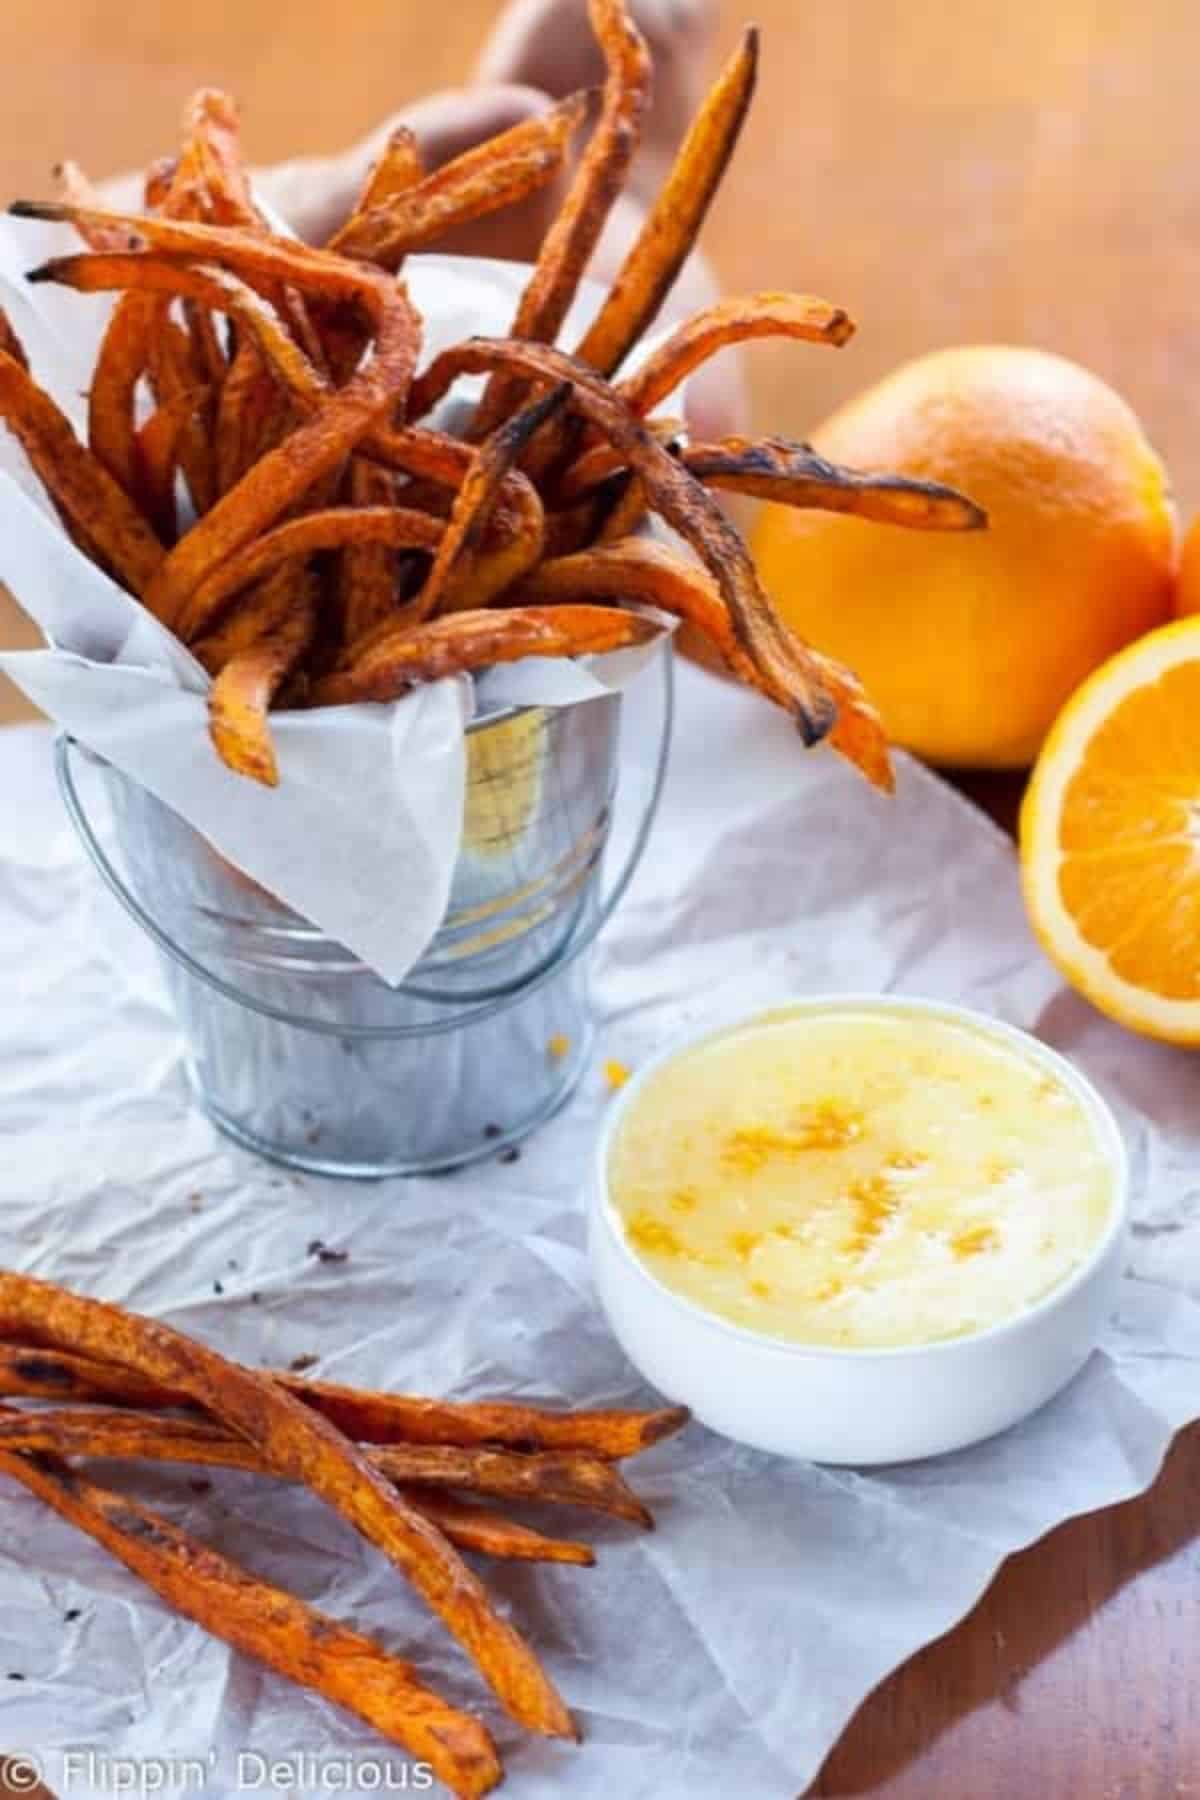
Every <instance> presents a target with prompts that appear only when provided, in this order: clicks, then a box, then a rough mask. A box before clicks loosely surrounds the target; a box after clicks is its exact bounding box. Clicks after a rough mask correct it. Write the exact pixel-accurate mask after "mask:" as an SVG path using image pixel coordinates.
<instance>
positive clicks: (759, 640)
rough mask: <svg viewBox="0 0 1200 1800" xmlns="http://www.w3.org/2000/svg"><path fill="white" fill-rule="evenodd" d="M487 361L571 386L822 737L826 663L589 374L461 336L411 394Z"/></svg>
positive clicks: (697, 499)
mask: <svg viewBox="0 0 1200 1800" xmlns="http://www.w3.org/2000/svg"><path fill="white" fill-rule="evenodd" d="M493 368H516V369H519V370H520V371H521V372H522V374H524V375H527V376H531V377H533V378H535V379H539V378H540V379H541V380H542V381H544V382H550V381H570V382H571V383H572V398H571V405H572V408H576V409H578V410H579V411H580V412H582V413H583V414H585V416H586V417H587V418H588V420H589V421H590V423H591V424H592V425H594V426H595V427H596V428H597V429H598V430H599V431H600V433H601V435H602V436H604V437H606V438H607V439H608V440H609V442H610V443H611V444H613V446H614V447H615V448H616V449H617V450H618V451H619V452H620V454H621V456H622V458H623V459H624V462H625V463H626V465H627V466H628V467H630V468H632V469H634V470H635V471H636V473H637V475H638V478H639V480H640V481H641V482H642V484H643V486H644V487H645V490H646V495H647V498H648V500H649V503H650V506H651V507H652V508H653V510H654V511H655V512H657V513H659V514H661V516H662V517H663V518H664V519H665V520H666V521H667V523H668V524H669V525H671V526H672V527H673V528H674V529H675V530H676V531H677V532H678V533H679V534H680V536H681V537H682V538H684V539H685V541H686V542H688V543H690V544H691V545H692V547H693V548H694V549H695V551H696V553H697V555H698V556H699V557H700V558H701V560H702V561H703V562H704V564H705V566H706V567H707V568H708V569H709V570H710V571H711V572H712V574H713V576H714V577H715V579H716V582H717V585H718V587H719V589H720V591H721V593H722V595H723V596H724V599H725V603H726V605H727V607H728V609H729V615H730V618H731V620H732V624H733V630H734V634H735V636H736V638H737V640H738V642H739V644H740V645H741V648H742V650H743V651H744V653H745V655H746V656H747V657H748V659H749V661H750V662H751V663H752V664H753V666H754V668H755V670H756V672H757V675H758V682H759V685H760V686H765V689H766V691H767V692H770V693H771V694H773V695H775V696H777V697H778V698H779V701H780V704H783V705H786V706H787V708H788V710H789V711H790V712H791V713H792V715H793V717H794V718H795V720H796V724H797V727H798V729H799V730H800V732H801V734H802V736H803V738H804V741H805V742H806V743H807V744H815V743H818V742H819V741H820V740H821V738H823V737H825V736H827V735H828V733H829V731H830V730H831V729H832V727H833V723H834V719H835V716H836V704H835V701H834V698H833V695H832V693H831V691H830V687H829V683H828V680H827V676H828V675H829V673H830V670H831V667H832V665H829V664H827V663H825V662H824V661H823V660H822V661H821V662H818V659H817V658H816V656H815V655H813V654H812V653H811V652H810V651H809V649H808V647H807V646H806V645H805V644H804V643H802V641H801V640H800V639H799V638H798V637H796V636H794V635H793V634H792V633H791V632H789V631H787V629H786V628H785V627H784V625H783V624H782V622H781V621H780V619H779V617H778V615H777V614H776V612H775V610H774V608H773V607H772V605H771V603H770V601H769V600H768V598H767V596H766V594H764V592H763V590H762V587H761V585H760V583H759V580H758V576H757V573H756V571H755V568H754V563H753V560H752V558H751V556H750V553H749V551H748V550H747V548H746V545H745V543H744V542H743V540H742V538H741V536H740V535H739V533H738V531H737V530H736V528H735V527H734V525H733V524H732V523H731V521H730V520H729V519H728V518H726V516H725V514H724V513H723V512H722V510H721V508H720V506H719V505H718V504H717V502H716V501H715V500H714V499H713V498H712V496H711V494H709V493H708V492H706V490H705V489H704V488H703V487H702V486H701V484H700V483H699V482H698V481H696V480H695V479H694V477H693V476H691V475H690V474H689V473H688V472H687V470H686V469H684V468H682V467H681V466H680V464H679V463H678V462H677V461H676V460H675V458H674V457H673V456H672V455H671V454H670V452H669V451H668V450H666V449H665V448H664V447H663V446H662V445H661V444H660V443H659V442H658V441H657V439H656V438H655V437H654V435H653V434H652V433H651V432H649V431H647V430H646V428H645V426H643V425H642V424H641V422H640V421H639V420H638V419H637V418H636V417H635V416H634V415H633V413H632V412H631V411H630V409H629V407H628V405H627V404H626V403H625V402H624V401H623V400H622V399H621V397H620V396H619V394H617V393H615V392H614V391H613V389H612V388H610V387H609V386H608V385H607V383H606V382H604V381H602V380H601V379H600V377H599V376H597V375H595V374H593V373H592V372H591V371H590V370H588V369H585V368H584V366H583V364H582V363H579V362H577V361H576V360H575V358H574V357H571V356H565V355H563V353H562V352H561V351H559V350H552V349H550V348H549V347H548V346H547V345H544V344H520V343H514V342H512V341H510V340H507V339H491V338H468V339H467V341H466V342H465V343H462V344H458V345H455V346H454V347H453V348H451V349H449V350H446V351H443V353H442V354H441V356H438V357H435V359H434V361H433V362H432V363H431V364H430V365H429V367H428V368H427V369H426V370H425V372H424V374H423V375H422V376H421V379H420V382H419V383H418V384H414V389H413V392H414V395H415V394H416V393H417V390H418V388H419V390H420V401H421V403H422V404H425V405H433V404H436V401H437V399H438V398H439V397H440V394H441V393H443V392H444V391H445V389H446V388H447V387H448V386H449V385H450V384H451V383H452V382H453V381H454V380H455V379H456V378H457V376H458V375H459V374H462V373H471V374H478V373H479V372H480V371H481V370H487V369H493ZM850 679H852V678H850V677H847V680H848V681H849V680H850Z"/></svg>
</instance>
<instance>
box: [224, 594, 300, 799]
mask: <svg viewBox="0 0 1200 1800" xmlns="http://www.w3.org/2000/svg"><path fill="white" fill-rule="evenodd" d="M318 596H319V587H318V583H317V577H316V576H315V575H313V574H311V573H308V572H306V571H305V570H304V569H303V568H300V569H297V571H296V583H295V591H294V594H293V596H292V605H291V608H290V610H289V612H288V614H287V616H286V618H284V619H281V620H280V622H279V624H278V625H276V626H275V628H274V630H272V631H268V632H265V633H264V634H263V636H262V637H260V638H259V640H258V642H257V643H255V644H251V645H250V647H249V648H248V649H246V650H239V651H238V652H237V654H236V655H235V656H231V657H230V659H229V661H228V662H227V663H226V664H225V667H224V668H223V669H222V670H221V673H220V674H219V675H218V676H217V679H216V680H215V682H214V683H213V686H212V691H211V692H210V694H209V696H208V735H209V737H210V738H211V739H212V741H213V748H214V749H215V750H216V753H217V755H218V756H219V757H220V758H221V761H222V762H223V763H224V764H225V766H226V768H227V769H232V770H233V773H234V774H235V775H246V776H248V777H249V778H250V780H251V781H260V782H261V783H262V785H263V786H264V787H278V786H279V764H278V762H277V761H276V758H275V746H274V744H273V743H272V742H271V729H270V726H269V725H268V723H267V714H268V712H269V711H270V710H271V702H272V700H273V699H274V698H275V696H276V694H277V693H278V692H279V690H280V688H281V687H282V686H283V684H284V682H285V681H286V680H287V678H288V676H289V675H290V674H291V673H292V671H293V669H295V668H296V666H297V664H298V663H299V662H300V660H301V658H302V657H303V656H304V655H305V654H306V653H307V651H308V649H309V647H310V645H311V644H312V641H313V637H314V634H315V632H316V628H317V601H318Z"/></svg>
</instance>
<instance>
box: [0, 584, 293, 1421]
mask: <svg viewBox="0 0 1200 1800" xmlns="http://www.w3.org/2000/svg"><path fill="white" fill-rule="evenodd" d="M295 584H296V572H295V568H294V565H293V564H292V563H290V562H285V563H281V564H280V566H279V567H278V568H277V569H274V570H273V571H272V573H271V574H270V575H267V576H264V578H263V579H262V580H261V581H258V582H255V583H254V585H253V586H252V587H249V588H247V590H246V591H245V593H244V594H241V595H239V597H238V598H237V599H236V600H235V601H234V602H233V604H232V605H231V606H230V607H229V608H228V609H227V610H226V612H225V613H224V614H223V615H222V618H221V622H220V624H219V625H217V626H215V627H214V628H213V630H212V631H210V632H209V633H208V634H207V635H206V636H205V637H202V638H199V639H197V641H196V642H195V643H194V644H192V645H191V646H190V649H191V652H192V655H193V656H194V657H195V658H196V661H197V662H199V663H202V664H203V665H204V667H205V668H206V669H207V670H208V672H209V674H210V675H219V674H220V673H221V670H222V669H223V668H224V667H225V665H226V663H227V662H228V661H229V660H230V658H231V657H233V656H238V655H240V654H241V652H242V651H243V650H249V649H252V648H253V646H254V645H255V644H259V643H261V642H262V640H263V638H265V637H267V636H269V635H270V634H271V633H272V632H274V631H277V630H278V629H279V627H280V626H281V625H282V624H283V622H284V620H285V619H286V618H287V617H288V615H289V614H290V613H291V610H292V606H293V603H294V599H295ZM2 1382H3V1376H2V1375H0V1393H2V1392H3V1391H4V1390H3V1386H2Z"/></svg>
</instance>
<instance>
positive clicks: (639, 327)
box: [575, 26, 758, 375]
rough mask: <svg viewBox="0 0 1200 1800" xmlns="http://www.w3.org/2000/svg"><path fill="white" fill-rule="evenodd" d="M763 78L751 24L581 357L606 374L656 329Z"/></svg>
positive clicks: (691, 133)
mask: <svg viewBox="0 0 1200 1800" xmlns="http://www.w3.org/2000/svg"><path fill="white" fill-rule="evenodd" d="M757 72H758V32H757V30H756V28H755V27H754V26H750V27H749V29H748V30H747V31H746V32H745V33H744V34H743V36H742V41H741V43H740V44H739V45H738V48H737V49H736V51H735V52H734V54H733V56H732V57H731V59H730V61H729V63H728V64H727V66H726V67H725V69H724V70H723V71H722V72H721V74H720V76H719V77H718V79H717V81H716V82H715V83H714V85H713V87H712V89H711V91H710V93H709V94H708V97H707V98H706V100H705V101H704V104H703V106H702V107H701V108H700V111H699V112H698V113H697V114H696V117H695V118H694V119H693V121H692V123H691V126H690V128H689V130H688V133H687V136H686V137H685V138H684V140H683V144H682V146H681V148H680V151H679V154H678V156H677V157H676V159H675V164H674V167H673V168H672V170H671V173H670V175H669V176H668V177H667V180H666V182H665V184H664V185H663V187H662V188H661V189H660V190H659V193H658V197H657V199H656V200H655V202H654V205H653V206H652V208H651V209H650V211H649V213H648V214H647V215H646V220H645V223H644V224H643V226H642V229H641V231H640V232H639V233H638V236H637V238H636V240H635V242H634V244H633V246H632V248H631V249H630V251H629V254H628V255H627V256H626V258H625V261H624V262H623V263H622V265H621V268H620V271H619V273H618V275H617V278H616V280H615V281H614V283H613V285H612V288H611V289H610V291H609V294H608V298H607V299H606V300H605V302H604V305H603V306H602V307H601V309H600V311H599V312H598V313H597V315H596V317H595V319H594V320H593V322H592V324H591V326H590V327H589V328H588V330H587V332H586V333H585V334H584V337H583V339H582V341H581V342H580V344H579V347H578V349H577V350H576V352H575V354H576V356H578V357H579V359H580V361H581V362H585V363H589V364H590V365H591V367H592V368H594V369H596V370H598V371H599V373H600V374H601V375H611V374H612V373H613V372H614V370H616V369H618V368H620V366H621V364H622V363H623V362H624V360H625V358H626V357H627V356H628V354H629V352H630V351H631V350H632V349H633V346H634V345H635V344H636V343H637V341H638V339H639V338H640V337H641V335H642V333H643V332H644V331H645V330H646V329H647V327H648V326H650V325H652V324H653V322H654V320H655V319H656V318H657V317H658V314H659V311H660V309H661V307H662V304H663V302H664V300H665V299H666V298H667V295H668V294H669V293H670V291H671V289H672V288H673V287H674V285H675V278H676V276H677V275H678V274H679V271H680V269H682V267H683V265H684V263H685V262H686V261H687V259H688V257H689V256H690V254H691V252H692V249H693V247H694V245H695V242H696V239H697V237H698V236H699V233H700V228H701V226H702V225H703V224H704V220H705V217H706V215H707V213H708V209H709V207H710V206H711V204H712V201H713V197H714V195H715V194H716V191H717V189H718V187H719V186H720V184H721V179H722V177H723V175H724V174H725V170H726V168H727V167H728V164H729V159H730V157H731V156H732V155H733V152H734V149H735V147H736V145H737V141H738V138H739V136H740V135H741V129H742V125H743V123H744V121H745V118H746V113H747V111H748V110H749V106H750V101H751V99H752V98H753V95H754V84H755V79H756V76H757Z"/></svg>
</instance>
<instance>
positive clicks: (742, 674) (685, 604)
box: [516, 538, 892, 790]
mask: <svg viewBox="0 0 1200 1800" xmlns="http://www.w3.org/2000/svg"><path fill="white" fill-rule="evenodd" d="M618 598H619V599H625V600H642V601H645V602H646V603H647V604H649V605H652V606H657V607H660V608H661V609H662V611H664V612H669V613H674V614H675V615H676V617H677V618H680V619H684V620H686V621H687V623H688V624H689V625H692V626H693V627H694V628H695V629H696V630H697V631H699V632H700V634H701V636H702V637H704V638H705V639H707V641H708V642H709V643H710V644H711V645H712V646H713V648H714V649H715V650H716V651H717V652H718V653H719V655H720V656H721V657H722V658H723V660H724V662H725V663H726V665H727V667H728V668H729V669H730V671H731V672H732V673H733V674H735V675H737V676H738V677H739V679H740V680H742V681H744V682H746V683H747V685H748V686H750V687H755V688H757V689H758V690H759V691H760V692H761V693H762V694H764V695H765V696H766V697H767V698H768V699H769V700H773V701H775V702H776V704H777V705H780V706H783V707H785V708H786V707H788V706H789V704H790V697H791V696H790V691H789V690H788V689H786V688H785V689H782V690H778V689H776V688H774V687H773V686H772V684H771V683H770V682H769V681H766V680H764V679H763V676H762V673H761V671H760V670H759V669H758V668H757V667H756V665H755V663H754V662H753V660H752V659H751V658H750V657H749V656H748V655H747V653H746V650H745V647H744V645H743V644H742V643H741V642H740V640H739V639H738V636H737V633H736V632H735V630H734V627H733V620H732V619H731V617H730V613H729V608H728V606H727V604H726V602H725V600H724V599H723V598H722V595H721V592H720V590H719V588H718V586H717V584H716V582H715V581H714V580H713V578H712V576H711V575H710V574H709V573H708V571H707V570H705V569H702V568H700V567H699V566H698V564H696V563H692V562H688V561H685V560H684V558H683V557H682V556H680V555H679V554H678V552H676V551H673V550H670V549H668V548H667V546H666V545H665V544H658V543H655V542H654V540H653V539H652V538H629V539H626V540H625V542H623V543H618V544H611V545H607V546H605V547H603V548H599V549H593V550H585V551H582V552H581V553H579V554H578V555H575V556H565V557H562V558H560V559H559V560H558V561H554V562H545V563H543V564H542V565H541V567H540V568H538V569H536V570H534V571H533V573H532V574H531V575H529V576H528V577H526V579H525V581H524V582H523V583H522V584H521V587H520V589H519V591H518V593H517V595H516V600H517V603H518V604H520V605H526V604H539V605H546V604H553V603H556V602H557V603H562V602H567V603H571V604H573V603H575V602H577V601H580V600H605V599H618ZM812 654H814V655H815V654H816V653H815V652H813V653H812ZM822 674H823V677H824V679H825V681H826V682H827V684H828V685H829V687H830V689H831V690H832V691H833V692H834V694H835V695H836V698H837V701H838V709H839V710H838V718H837V722H836V724H835V725H834V728H833V731H832V732H831V734H830V742H831V743H832V744H833V746H834V748H835V749H837V750H840V751H841V752H842V754H843V755H844V756H846V757H847V758H848V759H849V761H851V762H853V763H854V764H855V765H856V766H857V767H858V768H860V769H861V770H862V772H863V774H864V775H866V776H867V778H868V780H869V781H871V782H872V783H873V785H874V786H876V787H879V788H883V789H885V790H887V789H889V788H890V786H891V782H892V774H891V762H890V758H889V756H888V750H887V740H886V738H885V737H884V734H883V727H882V726H881V725H880V723H879V719H878V716H877V715H876V713H875V711H874V709H873V707H871V705H870V703H869V702H868V701H867V699H866V697H865V695H864V694H863V692H862V689H861V688H860V687H859V685H858V683H857V682H856V681H855V679H854V677H853V676H852V675H850V674H849V672H848V671H845V670H842V669H839V668H837V666H836V665H829V666H828V667H826V668H824V669H823V670H822Z"/></svg>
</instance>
